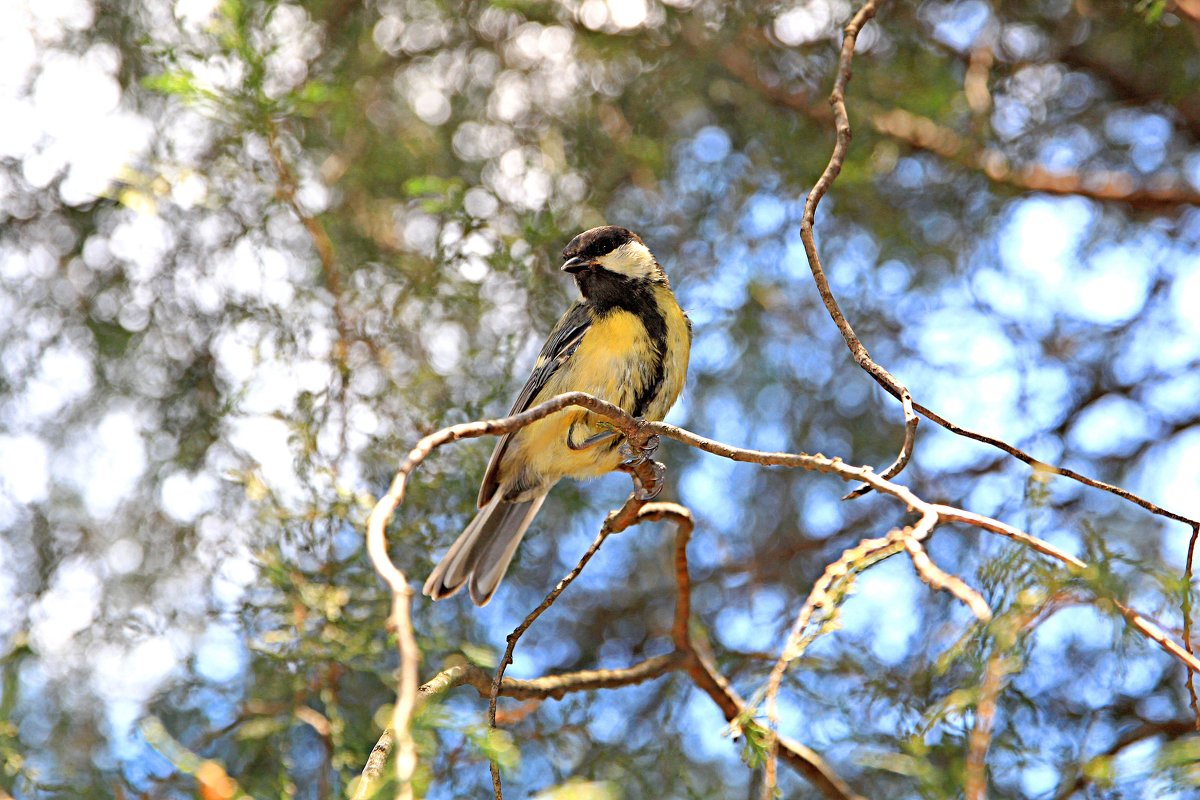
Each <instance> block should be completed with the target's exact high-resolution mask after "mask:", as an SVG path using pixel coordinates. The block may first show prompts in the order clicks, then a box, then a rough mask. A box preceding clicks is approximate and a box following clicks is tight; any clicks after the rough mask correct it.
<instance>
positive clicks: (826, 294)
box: [683, 0, 1200, 527]
mask: <svg viewBox="0 0 1200 800" xmlns="http://www.w3.org/2000/svg"><path fill="white" fill-rule="evenodd" d="M875 10H876V0H871V1H870V2H868V3H866V4H865V5H864V6H863V7H862V8H861V9H860V10H859V12H858V14H856V15H855V16H854V18H853V19H851V20H850V22H849V23H847V25H846V29H845V31H846V35H845V37H844V38H843V40H842V51H841V55H840V56H839V59H838V72H837V78H836V80H835V81H834V87H833V92H832V93H831V94H830V97H829V102H830V105H831V106H832V107H833V117H834V123H835V130H836V139H835V143H834V148H833V152H832V154H831V155H830V158H829V163H828V164H827V165H826V167H825V170H824V171H823V172H822V173H821V176H820V177H819V178H818V179H817V182H816V183H815V184H814V185H813V188H812V191H810V192H809V194H808V198H807V199H806V200H805V203H804V216H803V218H802V219H801V222H800V238H801V240H802V241H803V243H804V252H805V255H806V256H807V258H808V264H809V268H810V270H811V271H812V274H813V280H814V281H815V283H816V285H817V292H818V294H819V295H820V296H821V302H822V303H823V304H824V305H825V308H826V310H827V311H828V312H829V315H830V317H831V318H832V319H833V322H834V324H835V325H836V326H837V328H838V331H839V332H840V333H841V334H842V339H843V340H844V341H845V342H846V346H847V347H848V348H849V349H850V353H851V355H852V356H853V358H854V360H855V362H856V363H857V364H858V365H859V366H860V367H861V368H862V369H863V370H864V371H865V372H866V373H867V374H868V375H870V376H871V377H872V378H873V379H874V380H875V382H876V383H878V384H879V385H880V386H881V387H882V388H883V389H884V390H886V391H887V392H888V393H889V394H891V395H892V396H894V397H896V398H897V399H898V400H900V401H901V402H902V403H903V402H904V399H905V396H906V395H907V390H906V389H905V387H904V385H903V384H901V383H900V381H899V380H897V379H896V378H895V376H893V375H892V374H891V373H890V372H888V371H887V370H886V369H885V368H884V367H882V366H881V365H879V364H878V363H876V362H875V361H874V360H873V359H872V358H871V355H870V353H869V352H868V351H867V348H866V346H865V345H863V343H862V340H860V339H859V338H858V335H857V334H856V333H855V332H854V329H853V327H851V325H850V323H849V321H848V320H847V319H846V316H845V314H844V313H842V310H841V307H840V306H839V305H838V302H837V298H836V297H835V296H834V294H833V291H832V290H831V289H830V287H829V281H828V279H827V278H826V277H825V270H824V267H823V266H822V265H821V259H820V255H819V253H818V252H817V247H816V241H815V238H814V233H813V226H814V224H815V221H816V210H817V205H818V204H819V203H820V202H821V199H822V198H823V197H824V196H825V194H826V192H828V191H829V187H830V186H831V185H832V184H833V182H834V180H835V179H836V178H837V176H838V175H839V174H840V173H841V170H842V165H843V164H844V163H845V160H846V154H847V152H848V150H849V146H850V140H851V137H852V133H851V129H850V120H849V115H848V113H847V111H846V101H845V91H846V83H847V82H848V81H849V79H850V71H851V70H850V67H851V61H852V59H853V55H854V47H855V42H856V39H857V34H858V31H859V30H861V26H862V25H863V24H865V22H866V21H867V20H869V19H871V17H873V16H874V14H875ZM683 34H684V38H685V40H686V41H687V42H688V44H689V45H690V46H692V47H693V48H697V49H698V48H700V47H702V46H703V45H704V42H703V41H702V40H701V34H700V32H699V31H698V30H696V29H693V28H688V27H686V26H685V28H684V31H683ZM720 52H721V53H724V52H725V51H720ZM721 63H722V65H723V66H724V67H725V68H726V70H728V71H729V72H730V74H731V75H733V76H734V77H736V78H737V79H739V80H740V81H742V82H743V83H744V84H745V85H747V86H749V87H750V88H752V89H754V90H756V91H758V92H759V93H761V94H763V95H764V96H766V97H768V99H770V100H772V102H776V103H778V104H780V105H783V106H784V107H786V108H789V109H791V110H795V111H800V112H802V113H805V114H807V115H808V116H810V117H812V118H813V119H816V120H818V121H824V119H825V118H826V115H825V114H824V113H822V112H821V111H820V110H819V109H817V108H816V107H815V106H813V105H812V104H811V103H810V102H808V96H807V94H806V93H803V92H788V91H786V90H783V89H781V88H779V87H773V86H770V85H768V84H767V83H765V82H764V81H763V80H762V79H761V77H759V75H758V73H757V71H756V70H755V69H754V65H753V63H751V62H750V61H749V59H747V58H745V57H744V55H743V56H740V57H734V56H733V55H725V56H722V58H721ZM871 121H872V123H873V124H874V126H875V128H876V129H877V130H878V131H879V132H880V133H883V134H885V135H889V136H894V137H896V138H900V139H903V140H905V141H907V142H909V143H910V144H912V145H913V146H920V147H922V149H927V150H929V151H931V152H934V153H936V154H938V155H940V156H943V157H945V158H957V157H958V154H959V153H960V152H961V151H962V150H963V149H964V145H963V143H962V139H961V137H959V136H958V134H956V133H954V132H953V131H951V130H949V129H947V128H944V127H942V126H939V125H937V124H936V123H934V122H933V121H932V120H927V119H924V118H918V117H916V116H915V115H912V114H910V113H909V112H906V111H899V110H897V111H893V112H883V113H876V114H874V115H873V116H872V118H871ZM990 161H991V162H992V163H993V166H994V169H993V172H996V174H997V175H998V174H1000V173H999V170H998V164H999V162H996V161H995V159H994V158H993V159H990ZM1027 172H1028V173H1029V174H1028V175H1026V176H1025V177H1027V178H1030V179H1036V180H1037V181H1038V183H1037V185H1030V186H1023V187H1021V188H1025V189H1030V190H1033V189H1036V190H1038V191H1047V192H1050V191H1054V190H1055V187H1057V189H1058V190H1059V191H1060V192H1062V191H1064V187H1065V184H1064V183H1063V182H1062V181H1061V180H1057V179H1055V180H1051V179H1050V178H1049V177H1048V173H1045V171H1044V170H1038V169H1032V170H1027ZM1110 177H1111V176H1110ZM1115 182H1116V183H1118V184H1122V183H1123V182H1124V179H1119V180H1116V181H1115ZM1092 183H1107V184H1113V183H1114V181H1113V180H1107V181H1096V180H1093V179H1091V178H1088V179H1086V180H1083V179H1080V180H1078V181H1077V184H1078V186H1077V187H1076V191H1075V192H1073V193H1078V192H1080V191H1082V190H1083V187H1084V186H1087V185H1091V184H1092ZM1103 194H1104V193H1103V192H1101V193H1099V194H1098V195H1097V197H1096V199H1101V200H1104V199H1107V200H1121V201H1129V200H1131V199H1132V200H1134V201H1139V200H1144V201H1145V202H1148V203H1149V202H1160V201H1161V200H1162V199H1163V198H1162V197H1160V196H1159V195H1160V194H1161V193H1158V192H1157V190H1146V191H1145V192H1143V193H1142V194H1143V195H1144V197H1143V196H1141V195H1137V193H1136V192H1134V193H1133V194H1130V195H1128V196H1120V195H1119V193H1114V192H1113V191H1109V192H1108V193H1107V194H1108V196H1107V197H1105V196H1100V195H1103ZM1185 200H1186V202H1188V203H1192V202H1194V201H1195V200H1196V198H1191V197H1189V198H1185ZM910 399H911V398H910ZM912 408H913V410H914V411H916V412H917V413H919V414H920V415H921V416H923V417H925V418H926V419H928V420H930V421H931V422H934V423H935V424H937V425H939V426H941V427H942V428H945V429H946V430H948V431H950V432H951V433H953V434H955V435H958V436H962V437H964V438H967V439H971V440H974V441H976V442H980V443H981V444H986V445H990V446H991V447H995V448H997V449H999V450H1001V451H1003V452H1005V453H1007V454H1008V455H1010V456H1012V457H1013V458H1016V459H1017V460H1018V461H1021V462H1023V463H1025V464H1027V465H1029V466H1030V467H1032V468H1034V469H1035V470H1041V471H1043V472H1048V473H1050V474H1053V475H1061V476H1063V477H1064V478H1069V479H1071V480H1073V481H1076V482H1078V483H1082V484H1083V485H1085V486H1090V487H1092V488H1093V489H1100V490H1101V491H1105V492H1109V493H1110V494H1114V495H1116V496H1117V497H1120V498H1122V499H1123V500H1126V501H1128V502H1131V503H1134V504H1136V505H1138V506H1141V507H1142V508H1144V509H1146V510H1147V511H1149V512H1150V513H1152V514H1155V515H1157V516H1161V517H1165V518H1166V519H1173V520H1175V521H1177V522H1184V523H1187V524H1188V525H1191V526H1193V527H1194V526H1196V525H1200V520H1197V519H1192V518H1190V517H1186V516H1184V515H1182V514H1177V513H1175V512H1173V511H1169V510H1167V509H1165V508H1162V507H1160V506H1158V505H1156V504H1155V503H1152V502H1150V501H1149V500H1146V499H1145V498H1142V497H1139V496H1138V495H1136V494H1134V493H1133V492H1130V491H1128V490H1126V489H1123V488H1121V487H1119V486H1115V485H1113V484H1110V483H1105V482H1104V481H1099V480H1096V479H1094V478H1089V477H1088V476H1086V475H1083V474H1082V473H1079V472H1076V471H1075V470H1072V469H1068V468H1066V467H1059V466H1056V465H1054V464H1049V463H1047V462H1045V461H1042V460H1041V459H1037V458H1034V457H1033V456H1031V455H1029V454H1028V453H1026V452H1024V451H1023V450H1021V449H1019V448H1017V447H1014V446H1012V445H1010V444H1008V443H1007V442H1004V441H1002V440H1000V439H997V438H995V437H992V436H987V435H985V434H982V433H978V432H976V431H973V430H970V429H969V428H964V427H962V426H961V425H957V424H955V423H953V422H951V421H950V420H948V419H946V418H945V417H943V416H941V415H940V414H938V413H937V412H935V411H933V410H932V409H930V408H928V407H926V406H924V405H921V404H920V403H917V402H915V401H913V402H912ZM906 412H907V408H906ZM905 420H906V422H905V424H906V430H905V444H904V447H903V448H902V449H901V457H900V458H897V460H896V462H895V463H894V464H893V465H892V466H890V467H888V469H887V470H885V471H884V472H883V473H882V474H883V475H885V476H886V477H893V476H895V475H897V474H899V472H900V470H901V469H903V468H904V466H905V465H906V464H907V462H908V456H911V451H912V447H911V444H910V441H911V438H910V437H911V434H912V433H914V432H915V431H910V430H908V427H907V426H908V425H910V424H911V425H913V426H914V427H915V422H909V419H908V416H907V413H906V416H905ZM906 453H907V456H906ZM893 467H894V468H895V469H893ZM866 491H867V487H859V488H858V489H856V490H855V491H854V492H852V493H851V494H852V495H853V496H861V494H865V493H866Z"/></svg>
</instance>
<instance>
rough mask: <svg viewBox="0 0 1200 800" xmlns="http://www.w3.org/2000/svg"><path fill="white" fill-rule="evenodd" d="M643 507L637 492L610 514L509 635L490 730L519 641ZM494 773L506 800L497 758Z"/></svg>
mask: <svg viewBox="0 0 1200 800" xmlns="http://www.w3.org/2000/svg"><path fill="white" fill-rule="evenodd" d="M643 505H645V501H644V500H640V499H639V498H638V496H637V494H636V493H632V494H630V495H629V497H628V498H627V499H626V500H625V504H624V505H623V506H621V508H619V509H617V510H616V511H613V512H611V513H609V515H608V517H607V518H606V519H605V520H604V524H603V525H602V526H600V532H599V533H598V534H596V538H595V539H594V540H593V541H592V544H591V546H590V547H588V549H587V551H586V552H584V554H583V556H582V557H581V558H580V559H579V563H577V564H576V565H575V566H574V567H573V568H572V569H571V571H570V572H568V573H567V574H566V575H564V576H563V578H562V580H560V581H559V582H558V584H557V585H556V586H555V587H554V588H553V589H551V590H550V593H549V594H548V595H546V599H544V600H542V602H541V603H539V604H538V607H537V608H535V609H534V610H533V611H530V612H529V614H527V615H526V617H525V619H523V620H521V624H520V625H518V626H517V627H516V628H515V629H514V630H513V632H512V633H510V634H509V635H508V646H507V647H505V649H504V657H503V658H501V659H500V666H499V667H497V668H496V677H495V678H493V679H492V690H491V698H490V699H489V701H488V726H489V727H491V728H495V727H496V703H497V700H498V698H499V696H500V684H501V682H502V681H503V680H504V671H505V670H506V669H508V665H509V664H511V663H512V660H513V650H514V649H516V646H517V641H518V640H520V638H521V636H522V634H524V633H525V631H527V630H529V626H530V625H532V624H533V623H534V622H535V621H536V620H537V618H538V617H540V616H541V615H542V614H543V613H544V612H545V611H546V609H548V608H549V607H550V606H551V605H553V604H554V601H555V600H557V599H558V596H559V595H560V594H562V593H563V591H564V590H566V588H567V587H568V586H570V585H571V583H572V582H573V581H574V580H575V579H576V578H578V577H579V573H580V572H582V571H583V568H584V567H585V566H587V563H588V562H589V561H591V560H592V556H594V555H595V554H596V551H597V550H599V549H600V545H602V544H604V540H605V539H607V538H608V537H609V534H613V533H620V532H621V531H623V530H625V529H626V528H628V527H629V526H630V525H632V524H634V521H635V520H636V519H637V512H638V511H640V510H641V507H642V506H643ZM491 772H492V791H493V792H494V793H495V796H496V800H504V793H503V787H502V783H501V780H500V762H499V761H497V760H496V759H495V758H493V759H492V760H491Z"/></svg>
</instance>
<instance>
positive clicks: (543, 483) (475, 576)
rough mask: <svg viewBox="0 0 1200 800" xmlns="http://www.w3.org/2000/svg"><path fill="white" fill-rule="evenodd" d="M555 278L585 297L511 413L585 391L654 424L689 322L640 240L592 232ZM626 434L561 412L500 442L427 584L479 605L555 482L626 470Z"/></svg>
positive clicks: (674, 392) (438, 593)
mask: <svg viewBox="0 0 1200 800" xmlns="http://www.w3.org/2000/svg"><path fill="white" fill-rule="evenodd" d="M562 257H563V264H562V267H561V269H562V271H563V272H566V273H568V274H570V275H572V276H574V278H575V283H576V284H577V285H578V287H579V293H580V295H581V297H580V299H579V300H576V301H575V303H574V304H573V305H572V306H571V307H570V308H569V309H567V313H565V314H563V316H562V318H561V319H559V321H558V323H557V324H556V325H555V326H554V330H552V331H551V332H550V338H549V339H547V340H546V344H545V345H544V346H543V347H542V352H541V355H539V356H538V360H537V363H536V364H535V365H534V368H533V374H532V375H530V376H529V380H528V382H526V384H525V388H524V389H522V390H521V393H520V395H518V396H517V400H516V402H515V403H513V407H512V410H511V411H510V412H509V413H510V414H516V413H519V412H521V411H524V410H525V409H527V408H529V407H531V406H535V405H537V404H538V403H541V402H542V401H543V400H547V399H549V398H551V397H554V396H555V395H558V394H562V393H563V392H573V391H583V392H588V393H589V394H593V395H595V396H596V397H599V398H601V399H603V400H607V401H608V402H610V403H614V404H616V405H618V406H620V407H621V408H623V409H624V410H625V411H627V412H629V413H630V414H631V415H633V416H635V417H642V418H645V419H649V420H661V419H662V418H663V417H664V416H666V414H667V411H669V410H670V408H671V406H672V405H674V403H675V400H676V398H678V397H679V393H680V391H681V390H682V389H683V381H684V377H685V376H686V375H687V368H688V355H689V352H690V350H691V343H692V323H691V320H689V319H688V317H687V315H686V314H684V313H683V310H682V309H681V308H680V307H679V303H678V302H676V300H675V294H674V293H673V292H672V291H671V284H670V282H669V281H668V280H667V276H666V273H664V272H663V270H662V267H661V266H659V263H658V261H657V259H655V258H654V255H653V254H651V252H650V250H649V248H647V247H646V244H645V242H643V241H642V239H641V237H639V236H638V235H637V234H636V233H633V232H632V231H629V230H626V229H625V228H618V227H615V226H611V225H610V226H605V227H601V228H592V229H591V230H589V231H585V232H583V233H581V234H579V235H578V236H576V237H575V238H574V239H572V240H571V243H570V244H568V245H567V246H566V248H565V249H564V250H563V251H562ZM622 441H623V437H621V436H620V435H619V434H617V433H616V432H615V431H614V430H613V429H612V428H611V426H608V425H606V424H605V422H604V420H603V419H601V418H599V417H597V416H595V415H593V414H591V413H589V412H587V411H584V410H582V409H578V408H568V409H564V410H563V411H559V412H557V413H555V414H552V415H550V416H548V417H546V418H544V419H541V420H539V421H537V422H535V423H533V424H532V425H528V426H526V427H524V428H522V429H520V430H518V431H516V432H514V433H510V434H507V435H505V436H504V437H502V438H501V439H500V441H499V442H497V444H496V449H495V450H494V451H493V452H492V458H491V461H490V462H488V466H487V472H486V473H484V476H483V484H482V485H481V486H480V487H479V500H478V506H479V509H480V511H479V513H478V514H476V515H475V519H473V520H472V521H471V523H470V524H469V525H467V527H466V528H465V529H464V530H463V532H462V533H461V534H459V537H458V539H457V540H456V541H455V542H454V544H453V545H452V546H451V547H450V550H449V551H448V552H447V553H446V555H445V556H444V557H443V558H442V560H441V562H440V563H439V564H438V565H437V567H435V568H434V570H433V572H432V573H431V574H430V575H429V579H428V580H427V581H425V588H424V593H425V594H427V595H429V596H430V597H432V598H433V599H434V600H439V599H441V598H443V597H448V596H450V595H452V594H454V593H455V592H457V591H458V590H459V589H460V588H462V586H463V584H468V583H469V586H470V593H471V599H472V600H474V601H475V603H476V605H480V606H482V605H484V604H486V603H487V602H488V601H489V600H491V599H492V595H493V594H494V593H495V591H496V587H497V586H499V585H500V580H501V579H502V578H503V577H504V573H505V572H506V571H507V570H508V565H509V563H510V562H511V561H512V558H513V554H514V553H515V552H516V550H517V545H518V544H520V543H521V537H522V536H524V535H525V531H526V530H528V529H529V523H530V522H532V521H533V518H534V516H535V515H536V514H537V512H538V509H540V508H541V507H542V503H543V502H544V501H545V499H546V495H547V494H549V493H550V490H551V489H552V488H553V487H554V484H556V483H558V481H559V480H560V479H561V478H592V477H596V476H598V475H602V474H604V473H606V472H611V471H613V470H614V469H616V468H617V467H618V466H619V465H620V464H621V462H622V460H623V458H624V455H623V454H622V452H621V450H622V448H621V446H620V445H621V444H622Z"/></svg>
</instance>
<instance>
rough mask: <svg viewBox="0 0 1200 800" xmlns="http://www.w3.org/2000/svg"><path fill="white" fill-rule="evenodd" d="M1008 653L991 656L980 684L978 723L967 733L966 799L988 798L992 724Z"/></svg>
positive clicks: (976, 707) (964, 782) (977, 706)
mask: <svg viewBox="0 0 1200 800" xmlns="http://www.w3.org/2000/svg"><path fill="white" fill-rule="evenodd" d="M1004 673H1005V664H1004V657H1003V656H1002V655H1001V654H1000V653H997V654H995V655H993V656H992V657H991V658H989V659H988V662H987V666H986V667H984V670H983V681H982V682H981V683H980V684H979V702H978V703H977V704H976V706H975V725H974V726H973V727H972V728H971V734H970V736H968V737H967V758H966V765H965V766H964V768H963V795H964V797H965V800H987V753H988V750H989V749H990V748H991V745H992V727H993V726H994V725H995V722H996V705H997V702H998V701H999V698H1000V690H1001V689H1002V688H1003V687H1004Z"/></svg>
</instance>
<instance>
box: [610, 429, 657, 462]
mask: <svg viewBox="0 0 1200 800" xmlns="http://www.w3.org/2000/svg"><path fill="white" fill-rule="evenodd" d="M659 442H660V439H659V438H658V436H657V435H654V436H649V437H647V438H646V443H645V444H643V445H642V446H641V447H639V448H637V449H634V447H633V446H631V445H630V444H629V442H628V441H626V442H624V443H623V444H622V445H621V449H620V451H619V452H620V453H621V458H623V459H625V461H623V462H622V464H621V466H622V467H625V466H629V467H636V466H637V465H638V464H641V463H643V462H645V461H649V460H650V459H652V458H654V454H655V453H657V452H658V445H659Z"/></svg>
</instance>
